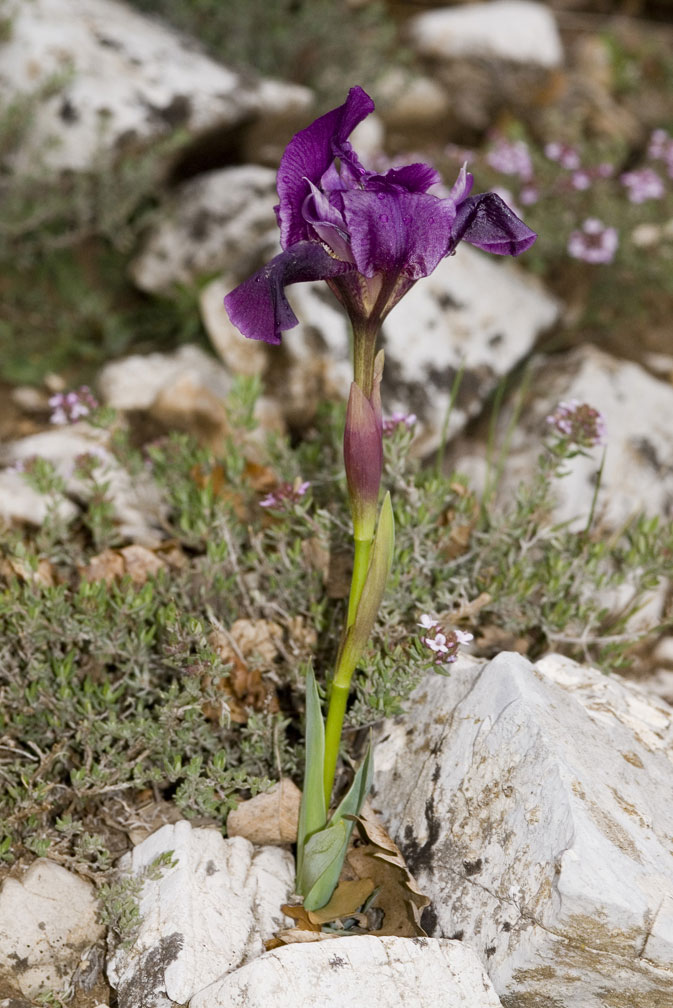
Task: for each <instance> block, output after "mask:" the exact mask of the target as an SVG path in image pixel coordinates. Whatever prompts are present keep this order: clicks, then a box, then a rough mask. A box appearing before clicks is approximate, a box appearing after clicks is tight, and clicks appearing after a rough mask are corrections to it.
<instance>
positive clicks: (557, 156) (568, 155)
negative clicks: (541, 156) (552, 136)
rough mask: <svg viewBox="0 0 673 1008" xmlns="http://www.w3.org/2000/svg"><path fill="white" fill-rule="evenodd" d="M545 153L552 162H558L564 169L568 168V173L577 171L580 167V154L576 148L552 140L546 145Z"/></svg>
mask: <svg viewBox="0 0 673 1008" xmlns="http://www.w3.org/2000/svg"><path fill="white" fill-rule="evenodd" d="M544 152H545V156H546V157H547V158H548V159H549V160H550V161H556V163H557V164H560V165H562V167H563V168H567V169H568V171H577V169H578V168H579V166H580V156H579V154H578V153H577V151H576V150H575V148H574V147H569V146H568V144H563V143H559V142H558V141H557V140H552V141H551V142H550V143H548V144H546V145H545V149H544Z"/></svg>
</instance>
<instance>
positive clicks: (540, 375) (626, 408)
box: [457, 346, 673, 530]
mask: <svg viewBox="0 0 673 1008" xmlns="http://www.w3.org/2000/svg"><path fill="white" fill-rule="evenodd" d="M522 391H523V396H519V397H518V401H517V403H516V404H512V405H511V406H510V407H508V408H507V409H505V410H503V411H502V414H501V416H500V417H499V421H498V432H499V436H500V437H501V439H504V438H505V436H507V458H506V464H505V466H504V468H503V484H502V493H503V498H508V497H511V494H512V492H513V491H514V489H515V488H516V486H517V485H518V484H519V483H521V482H522V481H524V482H525V481H528V480H530V478H531V476H532V473H533V472H534V470H535V467H536V465H537V459H538V456H539V454H540V447H541V441H542V439H543V438H544V437H545V436H546V435H547V434H548V433H549V430H550V428H549V424H548V423H547V421H546V417H547V416H549V415H551V414H552V413H553V412H554V410H555V408H556V406H557V405H558V403H559V402H561V401H566V402H569V401H572V400H577V401H578V402H579V403H587V404H589V405H590V406H592V407H594V408H595V409H597V410H599V411H600V412H601V413H602V414H603V416H604V418H605V426H606V435H605V461H604V463H603V467H602V472H601V483H600V490H599V495H598V500H597V507H596V520H597V521H598V522H601V523H602V524H603V525H604V526H606V527H607V528H609V529H611V530H615V529H619V528H621V527H622V526H624V525H625V524H626V523H627V522H628V521H629V519H631V518H632V517H633V516H634V515H635V514H638V513H640V512H644V513H645V514H647V515H650V516H654V515H658V516H660V517H662V518H667V519H670V518H673V441H672V440H671V428H672V427H673V388H672V387H671V384H670V382H669V381H662V380H660V379H658V378H654V377H653V376H652V375H651V374H650V373H649V372H647V371H645V369H644V368H642V367H641V366H640V365H638V364H634V363H631V362H630V361H622V360H617V359H616V358H614V357H611V356H610V355H609V354H606V353H604V352H603V351H602V350H598V349H596V348H595V347H592V346H583V347H578V348H576V349H575V350H572V351H569V352H567V353H565V354H559V355H557V356H554V357H538V358H537V359H536V360H535V361H534V362H533V364H532V366H531V369H530V373H529V376H528V380H527V381H525V382H524V383H523V385H522ZM515 398H516V397H515ZM515 413H516V415H517V417H518V419H517V422H516V424H513V422H512V421H513V418H514V415H515ZM506 432H509V433H507V434H506ZM601 454H602V453H601V449H600V447H598V448H595V449H593V451H590V452H588V453H587V454H586V455H578V456H577V457H576V458H574V459H572V460H570V461H569V462H568V463H567V464H566V465H565V466H564V470H565V471H566V473H567V474H566V475H565V476H564V478H563V479H561V480H559V481H558V483H557V505H556V508H555V510H554V515H553V520H554V521H558V522H566V521H567V522H571V523H574V527H577V528H580V527H584V525H585V524H586V519H587V515H588V513H589V510H590V508H591V505H592V501H593V498H594V495H595V493H596V473H597V470H598V468H599V465H600V463H601ZM484 456H485V448H484V446H483V444H480V443H479V442H477V441H473V440H470V441H469V442H468V443H467V444H464V445H462V446H461V448H460V454H459V455H458V457H457V464H458V467H459V468H460V469H461V470H463V471H465V472H466V473H468V474H469V475H470V476H471V477H472V480H473V483H474V484H475V485H476V486H477V487H478V486H479V483H480V475H479V473H480V469H481V468H482V466H481V463H480V462H479V461H478V460H479V459H483V458H484Z"/></svg>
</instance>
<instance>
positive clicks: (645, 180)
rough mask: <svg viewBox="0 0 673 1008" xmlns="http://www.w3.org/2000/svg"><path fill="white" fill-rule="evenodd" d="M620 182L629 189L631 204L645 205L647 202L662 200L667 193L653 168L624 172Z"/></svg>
mask: <svg viewBox="0 0 673 1008" xmlns="http://www.w3.org/2000/svg"><path fill="white" fill-rule="evenodd" d="M620 182H621V183H622V185H624V186H626V188H627V189H628V195H629V201H630V202H631V203H645V202H646V200H650V199H661V198H662V196H664V194H665V192H666V190H665V188H664V183H663V180H662V178H661V176H660V175H658V174H657V172H655V171H653V170H652V169H651V168H641V169H640V170H639V171H631V172H624V174H623V175H621V176H620Z"/></svg>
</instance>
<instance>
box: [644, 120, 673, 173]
mask: <svg viewBox="0 0 673 1008" xmlns="http://www.w3.org/2000/svg"><path fill="white" fill-rule="evenodd" d="M647 156H648V157H649V158H651V159H652V160H653V161H663V162H664V164H665V165H666V171H667V173H668V176H669V178H673V137H671V135H670V133H668V132H667V131H666V130H664V129H656V130H654V132H653V133H652V135H651V137H650V142H649V145H648V148H647Z"/></svg>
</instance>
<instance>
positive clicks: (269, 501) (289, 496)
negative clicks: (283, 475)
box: [259, 477, 311, 508]
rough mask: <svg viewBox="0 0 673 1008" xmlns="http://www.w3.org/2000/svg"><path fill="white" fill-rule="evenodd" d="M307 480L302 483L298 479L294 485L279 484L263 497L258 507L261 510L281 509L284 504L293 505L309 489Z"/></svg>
mask: <svg viewBox="0 0 673 1008" xmlns="http://www.w3.org/2000/svg"><path fill="white" fill-rule="evenodd" d="M310 485H311V484H310V483H309V482H308V480H304V482H302V481H301V480H300V478H299V477H297V479H296V480H295V481H294V483H281V484H280V486H277V487H276V489H275V490H274V491H273V492H272V493H269V494H267V495H266V497H263V498H262V500H261V501H260V502H259V506H260V507H263V508H273V507H282V505H284V504H294V503H295V502H296V501H298V500H300V499H301V498H302V497H303V496H304V494H305V493H306V491H307V490H308V488H309V487H310Z"/></svg>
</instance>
